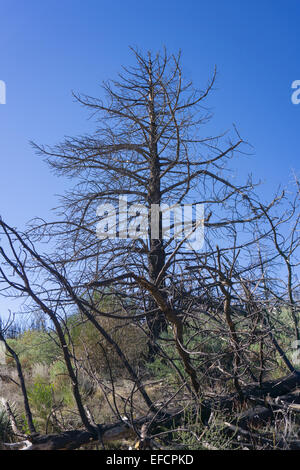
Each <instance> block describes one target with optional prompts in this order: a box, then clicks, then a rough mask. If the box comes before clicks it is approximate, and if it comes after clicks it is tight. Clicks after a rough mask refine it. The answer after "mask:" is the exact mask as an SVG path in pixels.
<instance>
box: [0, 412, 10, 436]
mask: <svg viewBox="0 0 300 470" xmlns="http://www.w3.org/2000/svg"><path fill="white" fill-rule="evenodd" d="M11 437H12V429H11V425H10V420H9V416H8V414H7V412H6V410H5V409H4V408H2V407H0V441H2V442H9V441H10V440H11Z"/></svg>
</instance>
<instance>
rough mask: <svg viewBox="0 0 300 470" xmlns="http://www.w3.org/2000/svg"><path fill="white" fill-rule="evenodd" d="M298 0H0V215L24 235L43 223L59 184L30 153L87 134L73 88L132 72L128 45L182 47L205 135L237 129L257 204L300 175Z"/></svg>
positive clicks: (95, 91)
mask: <svg viewBox="0 0 300 470" xmlns="http://www.w3.org/2000/svg"><path fill="white" fill-rule="evenodd" d="M299 27H300V2H299V0H288V1H283V0H251V1H250V0H184V1H178V0H160V1H158V0H151V2H149V1H144V0H124V1H122V0H112V1H103V0H85V1H83V0H42V1H41V0H0V50H1V55H0V80H3V81H5V83H6V87H7V103H6V104H5V105H1V104H0V159H1V165H0V171H1V173H0V174H1V179H0V200H1V206H0V214H2V216H3V217H4V218H5V220H6V221H7V222H8V223H9V224H11V225H14V226H18V227H19V228H22V227H23V226H24V224H25V222H26V221H27V220H29V219H30V218H32V217H34V216H40V217H44V218H48V217H49V211H50V209H51V208H52V207H54V206H55V205H56V203H57V198H56V196H55V195H56V194H59V193H62V192H63V191H64V189H65V188H66V185H67V184H68V183H66V182H65V181H64V180H62V179H57V178H56V177H55V176H53V175H51V174H50V173H49V169H48V167H47V166H46V164H45V163H44V162H43V161H42V160H41V159H40V157H38V156H36V155H35V154H34V152H33V150H32V148H31V147H30V145H29V141H30V140H34V141H36V142H37V143H44V144H54V143H57V142H59V141H60V140H61V138H62V137H63V136H64V135H76V134H78V133H82V132H86V131H88V130H89V129H90V128H91V122H90V121H88V120H87V119H86V118H87V115H86V114H85V112H84V111H83V110H82V108H81V107H80V106H79V105H78V104H76V103H74V100H73V98H72V96H71V90H75V91H80V92H83V93H86V94H90V95H94V96H97V95H98V96H99V93H101V91H100V88H99V85H100V84H101V81H102V80H105V79H108V78H115V77H116V74H117V72H118V71H119V70H120V67H121V65H122V64H124V65H129V64H130V63H131V62H132V55H131V53H130V50H129V48H128V46H130V45H133V46H137V47H139V48H140V49H142V50H144V51H146V50H148V49H151V50H153V51H157V50H158V49H160V48H161V47H162V46H164V45H165V46H166V47H167V49H168V51H169V52H176V51H178V49H181V50H182V52H183V65H184V70H185V74H186V76H187V77H189V78H191V79H192V80H193V82H194V85H195V86H199V87H200V88H201V87H204V86H205V85H206V83H207V80H208V78H209V77H210V75H211V73H212V71H213V68H214V66H215V65H216V66H217V69H218V78H217V83H216V86H215V91H214V93H213V95H212V97H211V99H210V100H209V101H208V103H207V104H209V105H210V106H211V108H212V109H213V111H214V114H215V117H214V120H213V122H212V124H211V125H210V130H211V132H215V133H219V132H220V131H223V130H226V129H229V128H230V127H231V126H232V124H233V123H235V124H236V125H237V127H238V129H239V131H240V133H241V135H242V137H243V138H244V139H246V140H248V141H249V142H250V143H251V144H252V146H253V154H254V155H253V157H251V158H249V159H246V160H245V161H244V163H243V168H242V170H243V171H244V172H252V173H253V175H254V176H256V178H257V179H261V180H262V181H264V182H265V187H264V188H265V189H264V191H265V194H266V196H267V195H269V194H271V192H272V190H273V189H275V188H276V187H277V186H278V185H279V184H282V185H286V184H288V183H289V182H290V181H291V170H292V169H294V170H295V171H296V172H297V173H298V174H299V152H300V150H299V126H300V105H293V104H292V102H291V94H292V90H291V84H292V82H293V81H294V80H297V79H300V54H299V52H300V50H299V49H300V48H299V45H300V30H299Z"/></svg>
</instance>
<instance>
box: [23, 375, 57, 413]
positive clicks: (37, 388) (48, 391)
mask: <svg viewBox="0 0 300 470" xmlns="http://www.w3.org/2000/svg"><path fill="white" fill-rule="evenodd" d="M28 397H29V401H30V404H31V406H32V407H33V408H34V409H35V410H36V412H37V415H38V416H39V418H41V419H42V420H43V421H46V420H47V418H48V417H49V414H50V412H51V410H52V408H53V405H54V387H53V385H52V384H47V383H45V382H41V381H39V380H37V381H36V382H35V383H34V384H33V385H32V386H31V387H30V388H29V390H28Z"/></svg>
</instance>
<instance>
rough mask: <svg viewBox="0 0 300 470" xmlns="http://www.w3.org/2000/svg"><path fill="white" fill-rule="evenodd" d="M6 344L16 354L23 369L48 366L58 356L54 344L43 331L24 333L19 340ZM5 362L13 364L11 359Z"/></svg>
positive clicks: (57, 350) (56, 347) (9, 341)
mask: <svg viewBox="0 0 300 470" xmlns="http://www.w3.org/2000/svg"><path fill="white" fill-rule="evenodd" d="M8 343H9V345H10V346H11V347H12V348H13V349H14V351H15V352H16V353H17V354H18V356H19V359H20V361H21V364H22V366H23V367H24V368H31V367H32V366H33V365H34V364H37V363H41V364H47V365H50V364H51V363H52V362H53V361H54V360H55V359H56V358H57V357H58V355H59V354H60V351H59V348H58V346H57V345H56V343H55V342H54V341H53V339H52V338H50V336H49V335H48V334H47V333H46V332H44V331H37V330H28V331H25V333H23V334H22V335H21V336H20V337H19V338H17V339H10V340H8ZM7 362H8V364H13V363H14V361H13V359H12V358H8V360H7Z"/></svg>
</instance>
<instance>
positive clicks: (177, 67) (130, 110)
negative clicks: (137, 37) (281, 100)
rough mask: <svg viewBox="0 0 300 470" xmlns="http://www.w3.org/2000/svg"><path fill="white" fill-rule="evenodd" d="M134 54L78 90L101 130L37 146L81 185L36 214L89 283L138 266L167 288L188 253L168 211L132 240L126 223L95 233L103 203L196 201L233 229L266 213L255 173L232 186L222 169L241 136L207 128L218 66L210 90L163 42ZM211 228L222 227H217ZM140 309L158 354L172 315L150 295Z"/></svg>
mask: <svg viewBox="0 0 300 470" xmlns="http://www.w3.org/2000/svg"><path fill="white" fill-rule="evenodd" d="M133 55H134V59H135V62H136V65H135V66H134V67H129V68H125V67H124V68H123V72H122V74H120V75H119V80H118V81H110V82H108V83H105V84H104V85H103V90H102V92H103V94H104V96H103V99H102V98H101V99H97V98H92V97H89V96H85V95H75V98H76V99H77V101H78V102H79V103H80V104H81V105H83V107H84V108H86V109H87V110H88V111H89V112H91V113H92V115H93V116H94V118H95V119H96V128H95V132H94V133H92V134H91V135H84V136H79V137H73V138H67V139H65V140H64V141H63V142H62V143H61V144H59V145H57V146H55V147H53V148H50V147H45V146H38V145H35V148H36V149H37V150H38V152H39V153H40V154H41V155H43V156H44V157H45V158H46V160H47V161H48V163H49V165H50V167H51V168H52V169H53V170H54V171H55V172H56V173H57V174H58V175H63V176H68V177H70V178H73V180H74V189H73V190H72V191H69V192H68V193H66V194H65V195H63V197H62V204H61V208H60V209H61V210H60V217H59V218H58V219H57V220H56V221H54V222H53V223H44V222H41V221H35V227H34V230H35V233H36V234H38V235H39V236H46V235H50V236H53V237H56V238H57V240H59V243H60V247H61V252H60V259H61V261H62V262H63V263H69V262H70V263H73V264H74V265H76V267H77V268H78V272H79V273H80V274H79V277H80V279H81V281H83V278H84V281H85V283H88V282H93V281H97V279H98V278H101V279H103V278H104V279H118V277H119V276H120V275H122V274H123V273H124V272H135V274H138V275H142V276H144V277H146V278H147V279H148V280H149V281H150V282H152V283H153V284H157V283H159V286H158V287H160V289H161V290H162V291H163V290H164V288H165V286H166V279H167V278H168V276H170V275H174V273H175V272H176V273H178V272H179V271H180V270H181V269H182V265H183V264H184V263H185V260H186V252H183V251H182V248H183V246H181V245H182V243H181V245H180V246H179V242H178V240H176V236H175V235H174V233H173V232H172V234H171V236H170V238H169V239H164V234H163V233H162V227H161V225H162V221H161V218H162V215H161V212H160V214H159V215H158V220H159V222H158V224H159V227H160V228H159V229H157V230H155V233H151V230H150V229H148V232H147V234H146V237H141V236H139V232H138V230H137V232H136V236H135V237H134V238H135V239H134V240H130V241H129V240H128V239H127V240H126V237H127V227H126V228H125V229H124V227H123V229H122V230H123V232H122V230H121V229H119V231H117V232H116V239H114V240H108V239H106V240H98V239H97V237H96V235H95V227H96V224H97V220H98V218H97V215H96V213H97V207H98V206H99V204H100V203H111V204H113V205H115V207H117V206H118V204H119V197H122V198H123V201H124V200H125V198H126V201H127V200H128V203H129V204H130V206H131V207H137V208H138V206H134V205H136V204H143V205H144V206H146V208H147V209H148V217H149V220H152V219H151V217H152V216H153V217H154V216H155V214H154V212H155V208H157V207H160V208H161V207H162V206H163V204H166V205H169V206H171V207H178V206H179V207H180V206H181V205H182V204H185V203H195V202H197V203H199V204H205V209H206V217H207V221H208V218H209V214H211V213H213V214H214V217H213V218H212V219H214V220H212V219H211V220H210V223H209V224H208V223H207V224H206V226H207V227H208V226H209V227H211V228H212V229H215V230H218V229H220V228H223V229H224V228H225V230H226V227H230V226H231V225H234V224H241V223H243V222H244V221H247V220H251V219H252V218H257V217H259V216H260V215H261V214H262V212H261V211H259V209H258V208H257V205H256V204H255V203H254V201H252V202H251V199H250V197H249V194H250V193H251V191H252V188H253V185H252V183H251V181H248V182H247V183H246V184H245V185H236V186H235V185H233V184H232V183H231V181H230V179H229V178H226V176H225V174H224V170H225V168H226V165H227V162H228V160H230V159H231V158H232V157H233V156H234V155H235V154H236V153H237V152H241V145H242V144H243V141H242V139H241V137H240V136H239V135H238V133H237V132H236V131H234V133H233V134H234V135H233V137H232V138H230V137H229V136H228V139H227V140H225V138H224V136H215V137H206V136H205V134H204V129H205V124H206V123H207V122H208V121H209V119H210V117H211V116H210V115H209V113H208V112H207V111H206V110H205V108H204V102H205V100H206V98H207V97H208V95H209V94H210V92H211V91H212V89H213V85H214V82H215V78H216V73H214V74H213V76H212V78H211V80H210V81H209V83H208V85H207V86H206V87H205V88H204V90H197V89H194V87H193V85H192V83H191V82H188V81H186V80H185V79H184V78H183V73H182V66H181V62H180V54H178V55H177V56H174V55H168V54H167V53H166V51H164V53H163V54H157V55H153V54H151V53H150V52H149V53H148V54H147V55H145V56H143V55H142V54H141V53H139V52H138V51H137V50H133ZM137 213H138V210H137V211H136V212H135V213H133V214H131V218H133V219H134V218H135V216H136V214H137ZM259 213H260V215H259ZM172 223H173V222H171V230H172ZM173 229H174V227H173ZM223 235H224V233H223ZM212 236H213V237H216V236H219V235H216V232H214V233H213V235H212ZM174 252H176V255H175V253H174ZM190 252H192V251H191V250H190ZM172 253H174V255H172ZM182 253H184V255H183V254H182ZM170 255H172V256H171V258H170V261H169V263H168V266H166V260H167V259H168V258H169V257H170ZM204 256H205V255H204ZM190 259H193V256H191V257H190ZM193 262H194V261H192V263H193ZM83 273H84V275H83ZM120 291H121V292H122V295H127V294H128V297H130V296H131V297H132V296H134V293H135V285H134V284H133V285H132V284H130V285H126V286H125V285H124V281H123V284H121V285H120V286H119V292H120ZM139 310H142V311H144V312H145V316H146V319H147V323H148V327H149V331H150V337H151V341H150V345H149V346H150V351H149V359H151V358H153V355H154V353H155V341H156V339H157V338H158V337H159V335H160V333H161V332H162V331H163V330H165V328H166V321H165V317H164V315H163V314H162V312H161V310H160V309H159V308H157V305H156V304H155V302H154V301H153V299H152V298H151V296H150V297H149V295H148V294H147V295H146V296H145V298H142V299H140V307H139Z"/></svg>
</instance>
